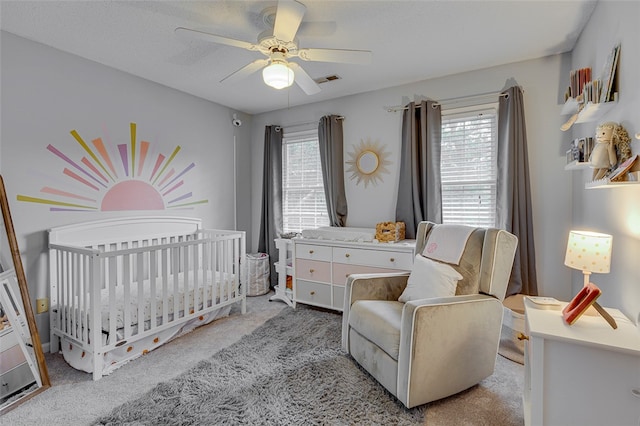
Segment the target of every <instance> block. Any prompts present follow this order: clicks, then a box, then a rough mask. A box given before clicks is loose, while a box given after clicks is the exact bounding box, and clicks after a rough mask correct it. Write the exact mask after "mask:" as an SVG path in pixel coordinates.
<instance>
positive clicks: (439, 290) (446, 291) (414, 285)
mask: <svg viewBox="0 0 640 426" xmlns="http://www.w3.org/2000/svg"><path fill="white" fill-rule="evenodd" d="M461 279H462V275H460V274H459V273H458V271H456V270H455V269H453V268H452V267H451V266H450V265H447V264H446V263H440V262H436V261H434V260H431V259H427V258H426V257H424V256H421V255H419V254H418V255H416V259H415V261H414V262H413V268H412V269H411V274H410V275H409V279H408V281H407V286H406V287H405V289H404V291H403V292H402V294H401V295H400V297H399V298H398V301H400V302H409V301H411V300H417V299H429V298H432V297H447V296H454V295H455V294H456V287H457V285H458V281H460V280H461Z"/></svg>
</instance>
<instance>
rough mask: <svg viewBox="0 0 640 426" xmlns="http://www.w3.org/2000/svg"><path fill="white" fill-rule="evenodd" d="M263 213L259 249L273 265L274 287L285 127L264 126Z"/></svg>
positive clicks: (279, 228) (272, 284)
mask: <svg viewBox="0 0 640 426" xmlns="http://www.w3.org/2000/svg"><path fill="white" fill-rule="evenodd" d="M262 176H263V177H262V212H261V214H260V236H259V238H258V251H259V252H260V253H267V254H268V255H269V260H270V264H271V286H272V287H273V286H275V285H277V284H278V275H277V274H276V271H275V266H274V263H275V260H276V259H277V256H276V254H277V251H276V243H275V239H276V238H278V237H280V234H282V129H281V128H280V127H279V126H266V127H265V129H264V166H263V170H262Z"/></svg>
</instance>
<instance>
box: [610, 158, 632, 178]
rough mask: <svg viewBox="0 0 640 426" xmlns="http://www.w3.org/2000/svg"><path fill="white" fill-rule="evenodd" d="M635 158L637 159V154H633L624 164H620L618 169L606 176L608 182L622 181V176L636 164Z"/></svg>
mask: <svg viewBox="0 0 640 426" xmlns="http://www.w3.org/2000/svg"><path fill="white" fill-rule="evenodd" d="M637 158H638V154H635V155H632V156H631V157H629V158H628V159H627V160H625V161H624V162H622V163H620V165H618V167H617V168H616V169H615V170H614V171H613V172H611V174H610V175H609V176H608V178H609V180H610V181H611V182H616V181H621V180H623V178H624V176H625V175H626V174H627V172H628V171H629V170H630V169H631V167H632V166H633V163H635V162H636V159H637Z"/></svg>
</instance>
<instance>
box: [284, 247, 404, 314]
mask: <svg viewBox="0 0 640 426" xmlns="http://www.w3.org/2000/svg"><path fill="white" fill-rule="evenodd" d="M292 241H293V243H294V244H293V245H294V248H293V256H294V262H293V264H294V281H293V299H294V307H295V304H296V303H306V304H309V305H314V306H320V307H323V308H329V309H335V310H339V311H342V309H343V306H344V288H345V284H346V282H347V277H348V276H349V275H350V274H364V273H380V272H398V271H410V270H411V267H412V265H413V258H414V256H415V245H416V244H415V240H402V241H399V242H397V243H357V242H347V241H333V240H315V239H307V238H294V239H293V240H292Z"/></svg>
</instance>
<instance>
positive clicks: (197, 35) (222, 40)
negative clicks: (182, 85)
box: [174, 27, 258, 50]
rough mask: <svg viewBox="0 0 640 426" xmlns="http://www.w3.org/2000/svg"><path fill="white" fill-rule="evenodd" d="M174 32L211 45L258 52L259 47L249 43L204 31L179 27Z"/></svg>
mask: <svg viewBox="0 0 640 426" xmlns="http://www.w3.org/2000/svg"><path fill="white" fill-rule="evenodd" d="M174 32H175V33H176V34H177V35H178V36H180V37H184V38H189V39H192V40H193V39H197V40H204V41H208V42H211V43H218V44H225V45H227V46H233V47H240V48H242V49H247V50H258V46H256V45H255V44H253V43H249V42H247V41H242V40H236V39H233V38H229V37H223V36H219V35H217V34H211V33H205V32H204V31H198V30H192V29H190V28H183V27H178V28H176V29H175V30H174Z"/></svg>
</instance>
